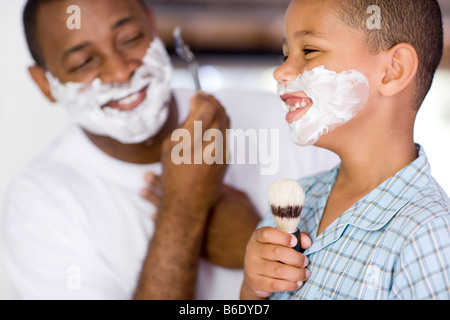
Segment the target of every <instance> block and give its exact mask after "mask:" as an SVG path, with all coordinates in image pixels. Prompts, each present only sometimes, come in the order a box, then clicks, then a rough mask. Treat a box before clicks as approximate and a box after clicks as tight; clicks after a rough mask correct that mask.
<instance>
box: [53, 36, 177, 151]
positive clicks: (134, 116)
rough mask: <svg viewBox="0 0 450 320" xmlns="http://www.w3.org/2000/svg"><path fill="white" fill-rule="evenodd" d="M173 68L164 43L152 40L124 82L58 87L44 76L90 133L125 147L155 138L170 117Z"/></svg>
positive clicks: (60, 101) (74, 116)
mask: <svg viewBox="0 0 450 320" xmlns="http://www.w3.org/2000/svg"><path fill="white" fill-rule="evenodd" d="M171 75H172V65H171V62H170V58H169V55H168V54H167V51H166V49H165V48H164V44H163V43H162V41H161V40H160V39H159V38H155V39H154V40H153V41H152V43H151V44H150V47H149V48H148V50H147V53H146V55H145V56H144V58H143V60H142V65H141V66H140V67H139V68H137V69H136V70H135V72H134V74H133V76H132V78H131V79H130V80H129V81H128V82H126V83H107V84H103V83H102V81H101V80H100V79H98V78H97V79H95V80H94V81H93V82H92V83H90V84H84V83H75V82H68V83H65V84H61V83H60V81H59V80H58V79H57V78H55V77H54V76H53V75H52V74H50V72H47V73H46V76H47V79H48V80H49V83H50V89H51V93H52V95H53V97H54V98H55V100H56V101H57V102H58V103H60V104H61V105H63V106H64V107H66V108H67V110H68V111H69V113H70V115H71V117H72V119H73V120H74V121H75V122H76V123H77V124H78V125H80V126H81V127H82V128H84V129H85V130H87V131H89V132H90V133H93V134H97V135H103V136H108V137H111V138H113V139H115V140H117V141H119V142H121V143H124V144H133V143H141V142H144V141H145V140H147V139H148V138H150V137H152V136H154V135H156V134H157V133H158V132H159V131H160V130H161V128H162V127H163V125H164V123H165V122H166V121H167V118H168V115H169V103H170V80H171Z"/></svg>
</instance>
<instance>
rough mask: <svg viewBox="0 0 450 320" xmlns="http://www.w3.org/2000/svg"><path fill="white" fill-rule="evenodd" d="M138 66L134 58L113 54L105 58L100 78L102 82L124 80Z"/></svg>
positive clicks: (128, 77)
mask: <svg viewBox="0 0 450 320" xmlns="http://www.w3.org/2000/svg"><path fill="white" fill-rule="evenodd" d="M138 67H139V65H138V64H137V63H136V62H135V61H134V60H129V59H126V58H125V57H123V56H121V55H119V54H115V55H113V56H110V57H108V58H107V59H105V62H104V67H103V70H102V73H101V76H100V79H101V80H102V82H103V83H111V82H119V83H120V82H126V81H128V80H130V78H131V76H132V75H133V73H134V71H135V70H136V69H137V68H138Z"/></svg>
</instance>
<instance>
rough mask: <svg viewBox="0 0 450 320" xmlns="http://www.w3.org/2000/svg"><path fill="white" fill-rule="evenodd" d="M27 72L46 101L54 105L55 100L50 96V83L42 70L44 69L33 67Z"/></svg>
mask: <svg viewBox="0 0 450 320" xmlns="http://www.w3.org/2000/svg"><path fill="white" fill-rule="evenodd" d="M28 72H29V73H30V76H31V77H32V78H33V80H34V82H35V83H36V84H37V85H38V86H39V89H41V91H42V93H43V94H44V95H45V96H46V97H47V99H48V100H50V101H51V102H53V103H55V102H56V100H55V98H53V96H52V93H51V90H50V83H49V82H48V79H47V77H46V76H45V72H46V71H45V70H44V68H42V67H41V66H38V65H34V66H32V67H29V68H28Z"/></svg>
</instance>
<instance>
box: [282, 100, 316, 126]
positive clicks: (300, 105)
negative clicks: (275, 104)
mask: <svg viewBox="0 0 450 320" xmlns="http://www.w3.org/2000/svg"><path fill="white" fill-rule="evenodd" d="M281 100H283V101H284V103H285V104H286V106H287V107H288V109H289V112H288V113H287V115H286V121H287V122H288V123H289V124H291V123H293V122H295V121H298V120H300V119H301V118H302V117H303V116H304V115H305V114H306V113H307V112H308V110H309V109H310V108H311V107H312V105H313V101H312V100H311V98H308V97H306V96H304V94H303V95H302V94H301V93H300V92H299V93H287V94H284V95H282V96H281Z"/></svg>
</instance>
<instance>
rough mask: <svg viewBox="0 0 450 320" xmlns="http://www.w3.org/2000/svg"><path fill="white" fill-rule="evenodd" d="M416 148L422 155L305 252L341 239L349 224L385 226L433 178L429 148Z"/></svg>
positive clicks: (370, 227)
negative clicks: (428, 155)
mask: <svg viewBox="0 0 450 320" xmlns="http://www.w3.org/2000/svg"><path fill="white" fill-rule="evenodd" d="M416 148H417V150H418V155H419V157H418V158H417V159H416V160H415V161H413V162H412V163H411V164H409V165H408V166H407V167H405V168H404V169H402V170H400V171H399V172H398V173H397V174H395V175H394V176H392V177H390V178H389V179H387V180H386V181H384V182H383V183H382V184H381V185H379V186H378V187H377V188H376V189H374V190H373V191H371V192H370V193H369V194H368V195H367V196H365V197H364V198H362V199H361V200H360V201H358V202H357V203H356V204H355V205H353V206H352V207H351V208H350V209H348V210H347V211H346V212H344V213H343V214H342V215H341V216H340V217H339V218H337V219H336V220H335V221H334V222H333V223H332V224H331V225H330V226H329V227H328V228H327V229H326V230H325V231H324V232H323V233H322V234H321V235H320V236H318V237H317V238H315V237H314V241H313V244H312V246H311V247H310V248H308V249H307V250H306V251H305V252H304V254H307V255H308V254H311V253H314V252H316V251H318V250H321V249H322V248H324V247H326V246H328V245H330V244H331V243H333V242H335V241H337V240H338V239H339V238H340V237H341V236H342V234H343V232H344V231H345V229H346V227H347V226H348V225H353V226H355V227H357V228H360V229H364V230H367V231H376V230H380V229H381V228H383V227H384V226H385V225H386V224H387V223H388V222H389V221H390V220H391V219H392V218H393V217H394V216H395V214H396V213H397V212H398V211H399V210H400V209H401V208H402V207H404V206H405V205H406V204H407V203H408V202H409V201H410V200H411V199H412V198H413V197H414V195H416V194H417V193H418V192H419V191H420V189H422V188H423V187H424V186H425V185H426V184H427V183H428V181H429V180H430V178H431V171H430V166H429V162H428V159H427V157H426V155H425V152H424V150H423V148H422V147H421V146H419V145H416ZM338 172H339V166H338V167H337V168H335V169H334V170H333V171H331V172H330V176H329V177H330V180H329V181H327V183H324V186H323V188H322V192H328V195H329V192H330V189H331V187H332V185H333V184H334V182H335V180H336V177H337V174H338ZM333 179H334V180H333ZM326 198H327V197H326ZM324 199H325V198H324ZM324 201H326V200H324ZM315 230H317V228H316V229H315Z"/></svg>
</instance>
